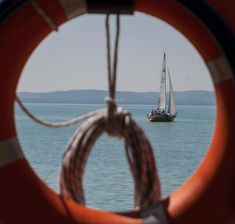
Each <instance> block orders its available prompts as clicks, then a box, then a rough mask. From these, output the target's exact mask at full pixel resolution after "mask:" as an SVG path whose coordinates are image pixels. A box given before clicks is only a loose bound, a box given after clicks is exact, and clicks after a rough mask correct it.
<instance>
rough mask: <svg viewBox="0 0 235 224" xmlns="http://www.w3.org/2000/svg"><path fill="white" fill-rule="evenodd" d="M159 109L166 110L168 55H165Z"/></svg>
mask: <svg viewBox="0 0 235 224" xmlns="http://www.w3.org/2000/svg"><path fill="white" fill-rule="evenodd" d="M158 109H159V110H161V111H163V110H164V111H165V110H166V54H165V53H164V57H163V63H162V73H161V83H160V96H159V102H158Z"/></svg>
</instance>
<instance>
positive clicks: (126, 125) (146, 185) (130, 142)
mask: <svg viewBox="0 0 235 224" xmlns="http://www.w3.org/2000/svg"><path fill="white" fill-rule="evenodd" d="M113 115H114V116H113V117H112V118H113V120H112V129H110V126H109V125H107V124H108V123H109V121H108V119H107V117H108V114H107V111H106V113H102V114H101V113H100V114H97V116H94V117H91V118H89V119H88V120H86V121H85V122H84V123H83V124H82V125H81V127H80V128H79V129H78V130H77V132H76V133H75V135H74V136H73V137H72V138H71V140H70V142H69V144H68V146H67V148H66V150H65V153H64V156H63V159H62V167H61V172H60V192H61V194H62V196H63V197H65V198H69V199H73V200H74V201H76V202H77V203H79V204H83V205H85V196H84V190H83V185H82V183H83V175H84V170H85V165H86V163H87V159H88V156H89V154H90V151H91V149H92V147H93V145H94V144H95V142H96V141H97V139H98V138H99V137H100V136H101V135H102V134H103V133H108V134H109V135H111V136H115V137H119V138H123V139H124V142H125V151H126V156H127V160H128V163H129V167H130V170H131V173H132V176H133V179H134V188H135V202H134V206H135V208H144V207H146V206H149V205H152V204H154V203H156V202H158V201H159V200H160V198H161V190H160V180H159V176H158V173H157V169H156V164H155V159H154V155H153V151H152V148H151V145H150V143H149V141H148V139H147V137H146V136H145V134H144V132H143V130H142V129H141V128H140V127H139V126H138V125H137V123H135V121H134V120H133V119H132V118H131V116H130V114H129V113H127V112H126V111H124V110H123V109H121V108H117V110H116V111H115V113H114V114H113ZM110 131H111V133H110ZM104 165H105V164H104Z"/></svg>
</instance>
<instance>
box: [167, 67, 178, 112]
mask: <svg viewBox="0 0 235 224" xmlns="http://www.w3.org/2000/svg"><path fill="white" fill-rule="evenodd" d="M167 71H168V77H169V84H170V91H169V105H168V113H170V115H175V114H176V108H175V98H174V93H173V86H172V83H171V76H170V72H169V69H168V68H167Z"/></svg>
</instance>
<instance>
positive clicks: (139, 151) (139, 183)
mask: <svg viewBox="0 0 235 224" xmlns="http://www.w3.org/2000/svg"><path fill="white" fill-rule="evenodd" d="M105 24H106V38H107V66H108V83H109V97H108V98H107V99H106V102H107V109H101V110H98V111H95V112H91V113H89V114H86V115H82V116H80V117H77V118H74V119H72V120H69V121H65V122H59V123H51V122H47V121H43V120H42V119H40V118H37V117H36V116H34V115H33V114H32V113H31V112H29V111H28V110H27V108H26V107H24V105H23V104H22V102H21V101H20V99H19V98H18V97H17V98H16V101H17V102H18V104H19V106H20V107H21V108H22V109H23V111H24V112H25V113H26V114H28V115H29V117H30V118H32V119H33V120H34V121H36V122H37V123H40V124H42V125H45V126H47V127H54V128H59V127H65V126H69V125H72V124H76V123H79V122H81V121H85V122H84V123H83V124H82V125H81V127H80V128H79V129H78V130H77V131H76V132H75V134H74V136H73V137H72V138H71V140H70V141H69V144H68V146H67V148H66V149H65V152H64V155H63V159H62V166H61V171H60V192H61V194H62V196H63V197H65V198H70V199H73V200H74V201H76V202H77V203H79V204H83V205H85V195H84V190H83V175H84V170H85V165H86V163H87V159H88V156H89V153H90V151H91V149H92V147H93V145H94V143H95V142H96V140H97V139H98V138H99V137H100V136H101V134H103V133H107V134H108V135H109V136H112V137H118V138H123V139H124V142H125V151H126V156H127V160H128V163H129V167H130V170H131V173H132V176H133V179H134V188H135V193H134V194H135V197H134V198H135V199H134V200H135V201H134V206H135V207H136V208H144V207H146V206H149V205H152V204H154V203H156V202H158V201H159V200H160V198H161V189H160V180H159V176H158V173H157V169H156V164H155V159H154V155H153V151H152V148H151V145H150V143H149V141H148V139H147V137H146V136H145V134H144V132H143V130H142V129H141V128H140V127H139V126H138V125H137V123H136V122H135V121H134V120H133V119H132V117H131V115H130V114H129V113H128V112H126V111H125V110H123V109H122V108H120V107H117V106H116V104H115V92H116V91H115V90H116V74H117V62H118V44H119V33H120V17H119V15H117V16H116V38H115V48H114V60H113V69H112V70H111V48H110V29H109V15H107V16H106V22H105Z"/></svg>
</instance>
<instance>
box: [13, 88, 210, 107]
mask: <svg viewBox="0 0 235 224" xmlns="http://www.w3.org/2000/svg"><path fill="white" fill-rule="evenodd" d="M18 95H19V97H20V98H21V100H22V101H23V102H25V103H75V104H103V103H104V98H105V97H106V96H107V91H104V90H68V91H53V92H46V93H34V92H19V93H18ZM158 96H159V93H156V92H128V91H119V92H117V102H118V103H119V104H147V105H148V104H149V105H154V104H156V103H157V99H158ZM175 101H176V104H178V105H215V99H214V93H213V92H212V91H201V90H193V91H182V92H175Z"/></svg>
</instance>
